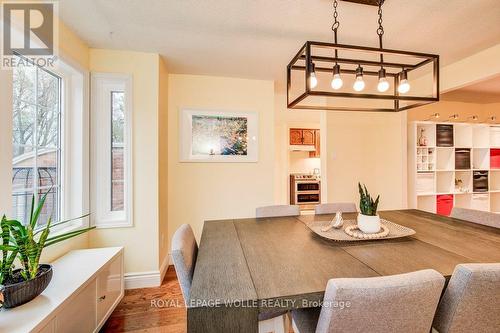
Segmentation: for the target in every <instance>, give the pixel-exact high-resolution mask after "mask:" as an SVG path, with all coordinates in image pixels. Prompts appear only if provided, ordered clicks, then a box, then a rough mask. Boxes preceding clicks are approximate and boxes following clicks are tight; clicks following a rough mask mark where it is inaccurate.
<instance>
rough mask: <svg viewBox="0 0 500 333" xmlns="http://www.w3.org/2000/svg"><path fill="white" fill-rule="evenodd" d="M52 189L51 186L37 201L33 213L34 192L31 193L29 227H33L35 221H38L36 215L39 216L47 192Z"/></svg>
mask: <svg viewBox="0 0 500 333" xmlns="http://www.w3.org/2000/svg"><path fill="white" fill-rule="evenodd" d="M51 190H52V187H51V188H50V189H49V190H48V191H47V192H45V194H44V195H43V196H42V198H41V199H40V201H39V202H38V206H37V207H36V210H35V212H34V213H33V205H34V204H35V194H33V199H32V200H31V217H30V227H31V229H33V230H34V229H35V227H36V222H37V221H38V217H39V216H40V212H41V211H42V208H43V205H44V204H45V199H46V198H47V194H49V192H50V191H51Z"/></svg>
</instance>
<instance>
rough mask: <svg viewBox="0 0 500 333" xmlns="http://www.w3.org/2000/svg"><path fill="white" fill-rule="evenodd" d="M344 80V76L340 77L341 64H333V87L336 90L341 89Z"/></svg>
mask: <svg viewBox="0 0 500 333" xmlns="http://www.w3.org/2000/svg"><path fill="white" fill-rule="evenodd" d="M343 84H344V82H343V81H342V78H341V77H340V66H339V65H335V66H333V78H332V83H331V85H332V89H334V90H339V89H340V88H342V85H343Z"/></svg>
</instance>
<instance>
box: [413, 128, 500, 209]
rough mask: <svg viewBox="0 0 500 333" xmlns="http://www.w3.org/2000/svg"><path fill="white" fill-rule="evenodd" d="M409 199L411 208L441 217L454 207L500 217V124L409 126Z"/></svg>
mask: <svg viewBox="0 0 500 333" xmlns="http://www.w3.org/2000/svg"><path fill="white" fill-rule="evenodd" d="M422 131H423V135H424V136H425V138H426V140H425V141H426V142H425V145H423V143H424V142H421V140H420V138H421V135H422ZM408 198H409V199H408V200H409V207H410V208H414V209H419V210H424V211H428V212H431V213H438V214H442V215H448V214H449V212H450V211H451V208H452V207H462V208H471V209H477V210H484V211H490V212H495V213H500V126H496V125H489V124H473V123H448V122H446V123H436V122H426V121H417V122H411V123H410V124H409V125H408Z"/></svg>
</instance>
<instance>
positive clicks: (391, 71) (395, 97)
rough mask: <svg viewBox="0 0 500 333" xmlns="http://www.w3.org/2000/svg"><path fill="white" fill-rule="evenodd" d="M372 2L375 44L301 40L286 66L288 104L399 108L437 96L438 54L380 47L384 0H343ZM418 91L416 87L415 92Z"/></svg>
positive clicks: (335, 24)
mask: <svg viewBox="0 0 500 333" xmlns="http://www.w3.org/2000/svg"><path fill="white" fill-rule="evenodd" d="M344 1H348V2H356V3H359V4H362V5H375V6H377V7H378V29H377V35H378V41H379V47H378V48H377V47H369V46H358V45H346V44H339V43H338V29H339V26H340V22H339V20H338V16H339V14H338V10H337V9H338V0H333V25H332V31H333V39H334V42H333V43H326V42H314V41H307V42H306V43H305V44H304V45H303V46H302V47H301V49H300V50H299V52H297V54H296V55H295V56H294V57H293V58H292V60H291V61H290V63H289V64H288V66H287V106H288V108H290V109H314V110H341V111H388V112H390V111H392V112H397V111H403V110H407V109H411V108H414V107H417V106H421V105H425V104H429V103H434V102H437V101H439V55H434V54H426V53H419V52H409V51H398V50H392V49H384V48H383V44H382V39H383V35H384V28H383V25H382V5H383V4H384V0H344ZM417 92H418V93H417Z"/></svg>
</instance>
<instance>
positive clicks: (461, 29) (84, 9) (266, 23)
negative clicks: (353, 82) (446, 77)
mask: <svg viewBox="0 0 500 333" xmlns="http://www.w3.org/2000/svg"><path fill="white" fill-rule="evenodd" d="M331 3H332V2H331V0H142V1H141V0H85V1H82V0H60V14H61V17H62V19H63V21H65V23H66V24H67V25H68V26H70V27H71V28H72V29H73V30H74V31H75V32H76V33H77V34H78V35H79V36H81V37H82V38H83V39H84V40H85V41H86V42H87V43H88V44H89V45H90V46H91V47H95V48H111V49H123V50H136V51H145V52H157V53H160V54H161V55H162V56H163V57H164V59H165V60H166V61H167V64H168V67H169V70H170V72H171V73H188V74H209V75H223V76H233V77H243V78H257V79H275V80H277V81H279V82H281V83H282V82H283V80H284V74H285V73H284V72H285V70H284V69H285V67H286V65H287V63H288V62H289V60H290V59H291V57H292V56H293V55H294V54H295V53H296V52H297V51H298V49H299V47H300V46H301V45H303V44H304V42H305V41H307V40H317V41H331V39H332V33H331V24H332V5H331ZM339 15H340V16H339V18H340V22H341V25H340V30H339V34H340V36H339V38H340V40H339V42H341V43H345V44H361V45H368V46H377V36H376V29H377V8H376V7H372V6H362V5H358V4H353V3H348V2H340V3H339ZM499 22H500V1H499V0H474V1H471V0H447V1H443V0H425V1H422V0H420V1H419V0H386V4H385V5H384V27H385V42H384V46H385V47H386V48H393V49H401V50H409V51H419V52H427V53H437V54H440V55H441V61H442V63H443V64H446V63H450V62H453V61H455V60H458V59H460V58H463V57H465V56H468V55H470V54H473V53H475V52H477V51H479V50H482V49H485V48H487V47H490V46H492V45H495V44H498V43H500V24H499Z"/></svg>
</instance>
